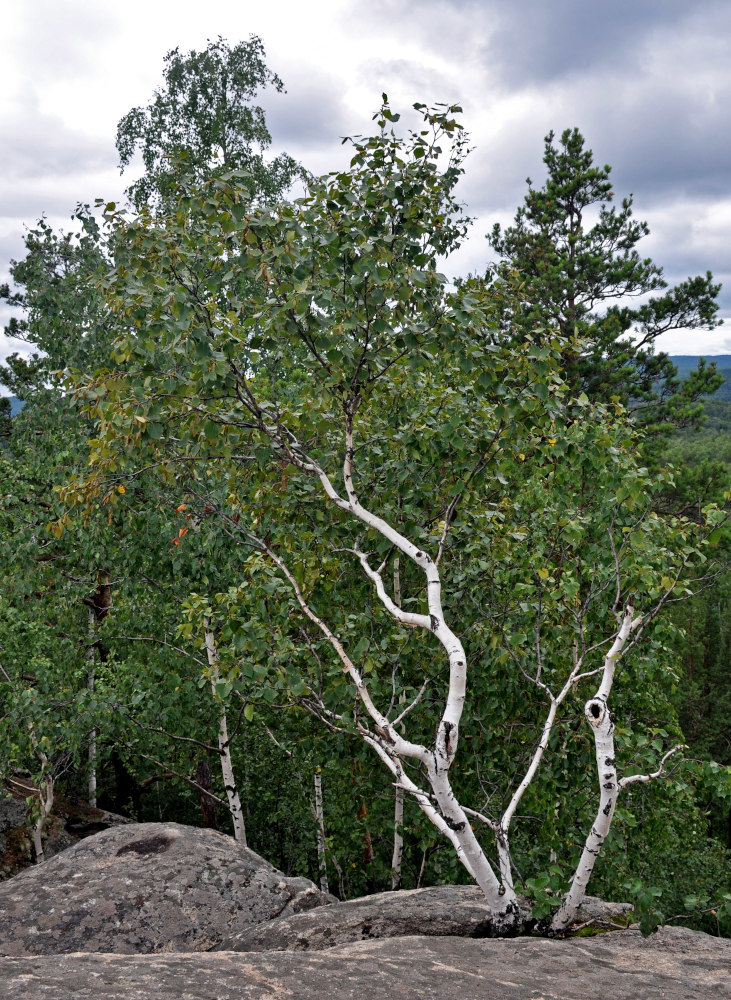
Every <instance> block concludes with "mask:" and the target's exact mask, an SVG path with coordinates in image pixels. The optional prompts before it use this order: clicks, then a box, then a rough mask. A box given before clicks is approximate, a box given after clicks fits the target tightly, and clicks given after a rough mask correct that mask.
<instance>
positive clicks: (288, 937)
mask: <svg viewBox="0 0 731 1000" xmlns="http://www.w3.org/2000/svg"><path fill="white" fill-rule="evenodd" d="M628 909H631V906H630V905H629V904H628V903H604V902H602V900H599V899H594V898H593V897H590V898H589V899H587V901H586V908H585V909H583V910H582V912H581V919H586V920H588V919H605V920H606V919H609V918H610V917H611V916H615V915H617V914H621V913H624V912H625V911H626V910H628ZM524 912H525V915H526V917H527V916H528V915H529V914H530V904H529V903H527V902H526V903H525V905H524ZM491 933H492V918H491V915H490V910H489V907H488V905H487V902H486V900H485V897H484V895H483V893H482V892H481V890H480V889H479V888H478V887H477V886H475V885H472V886H466V885H442V886H434V887H432V888H427V889H410V890H405V891H401V892H381V893H377V894H375V895H372V896H364V897H363V898H362V899H352V900H349V901H347V902H344V903H334V904H333V905H332V906H329V907H327V909H325V910H314V911H311V912H309V913H301V914H299V915H294V916H290V917H282V918H280V919H279V920H276V921H272V922H270V923H267V924H260V925H258V926H256V927H247V928H244V929H243V930H240V931H237V932H236V933H235V934H232V935H230V936H229V937H227V938H224V939H223V941H221V943H220V945H218V946H217V950H220V951H321V950H323V949H324V948H334V947H335V946H337V945H342V944H350V943H352V942H354V941H366V940H370V939H373V938H386V937H406V936H411V935H428V936H430V937H432V936H435V937H442V936H444V935H449V936H456V937H474V938H480V937H490V936H491Z"/></svg>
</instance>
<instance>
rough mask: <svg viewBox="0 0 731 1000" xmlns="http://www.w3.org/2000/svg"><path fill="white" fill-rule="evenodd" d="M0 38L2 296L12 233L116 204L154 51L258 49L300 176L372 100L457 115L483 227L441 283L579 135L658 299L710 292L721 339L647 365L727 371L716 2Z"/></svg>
mask: <svg viewBox="0 0 731 1000" xmlns="http://www.w3.org/2000/svg"><path fill="white" fill-rule="evenodd" d="M2 28H3V30H2V37H1V38H0V281H4V280H7V277H8V265H9V261H10V260H11V258H14V257H18V256H21V255H22V253H23V231H24V226H27V225H32V224H33V223H34V222H35V221H36V220H37V219H38V218H39V217H40V216H41V215H42V214H43V213H45V214H46V215H47V217H48V219H49V221H50V222H51V223H52V224H53V225H55V226H59V227H67V226H68V220H69V216H70V214H71V212H72V210H73V208H74V206H75V205H76V203H77V202H79V201H84V202H91V201H93V200H94V199H95V198H96V197H103V198H105V199H108V200H109V199H112V200H114V199H118V198H119V197H120V195H121V192H122V190H123V188H124V187H125V186H126V184H127V183H128V182H129V180H131V178H130V177H127V176H126V175H125V177H123V178H120V175H119V170H118V166H117V164H118V158H117V154H116V149H115V146H114V139H115V133H116V126H117V122H118V121H119V119H120V118H121V117H122V116H123V115H124V114H125V113H126V112H127V111H129V110H130V109H131V108H132V107H134V106H137V105H144V104H147V103H148V102H149V100H150V99H151V97H152V94H153V91H154V89H155V88H156V87H157V86H159V85H160V84H161V82H162V66H163V57H164V55H165V53H166V52H168V51H169V50H170V49H172V48H175V47H176V46H179V47H180V48H181V49H183V50H189V49H197V50H200V49H203V48H205V45H206V42H207V40H208V39H213V38H216V37H217V36H218V35H221V36H223V37H224V38H226V39H228V41H229V42H230V43H231V44H234V43H236V42H238V41H240V40H242V39H245V38H248V36H249V35H250V34H256V35H258V36H259V37H260V38H261V39H262V40H263V42H264V45H265V48H266V54H267V63H268V65H269V66H270V68H271V69H273V70H275V71H276V72H277V73H278V74H279V75H280V76H281V77H282V79H283V80H284V83H285V86H286V88H287V93H286V94H284V95H281V96H280V95H272V96H269V97H267V98H266V99H265V100H263V102H262V103H264V104H265V106H266V107H267V109H268V121H269V126H270V131H271V132H272V134H273V137H274V147H273V151H279V150H281V149H286V150H287V152H289V153H291V154H292V155H293V156H295V157H296V158H297V159H299V160H300V161H301V162H302V163H303V164H304V165H305V166H306V167H308V168H309V169H310V170H312V171H315V172H325V171H327V170H331V169H335V168H338V167H340V166H341V165H342V164H343V163H344V157H345V154H344V151H343V148H342V147H341V145H340V137H342V136H343V135H346V134H353V133H358V132H365V131H367V130H368V129H369V127H370V118H371V114H372V113H373V111H375V110H376V108H377V107H378V105H379V103H380V95H381V93H382V92H383V91H385V92H387V93H388V95H389V98H390V100H391V103H392V105H393V106H394V107H395V109H397V110H398V109H400V108H404V107H409V106H410V105H411V104H413V103H414V102H415V101H424V102H426V103H433V102H437V101H446V102H448V103H460V104H461V105H462V107H463V108H464V118H463V121H464V124H465V126H466V128H467V129H468V131H469V132H470V134H471V137H472V145H473V146H474V147H475V148H474V152H473V153H472V154H471V156H470V158H469V161H468V164H467V173H466V176H465V178H464V181H463V184H462V187H461V198H462V200H463V201H464V202H465V203H466V204H467V207H468V210H469V212H470V214H471V215H474V216H477V222H476V224H475V226H474V229H473V235H472V237H471V239H470V240H469V242H468V244H467V246H466V247H465V248H464V249H463V250H462V251H461V252H460V254H459V256H458V258H457V259H456V260H455V261H453V262H452V265H451V270H452V273H455V272H463V273H464V272H466V271H467V270H472V269H475V270H476V269H480V268H482V267H484V264H485V263H486V261H487V259H488V249H489V248H488V246H487V243H486V241H485V239H484V234H485V233H486V232H488V231H489V230H490V229H491V228H492V225H493V223H494V222H496V221H499V222H502V223H507V222H509V221H510V220H511V219H512V216H513V215H514V212H515V209H516V207H517V206H518V204H519V203H520V202H521V201H522V199H523V196H524V194H525V190H526V188H525V178H526V177H527V176H530V177H531V178H532V179H533V181H534V183H535V184H538V185H540V183H541V182H542V180H543V176H544V175H543V169H542V163H541V157H542V152H543V137H544V136H545V134H546V133H547V132H548V131H549V130H554V131H555V132H557V133H559V134H560V132H561V131H563V129H565V128H567V127H573V126H578V128H579V129H580V130H581V131H582V133H583V134H584V136H585V137H586V140H587V143H588V145H589V146H590V147H591V148H592V149H593V150H594V154H595V159H596V161H598V162H599V163H600V164H604V163H609V164H611V165H612V168H613V174H612V176H613V180H614V189H615V192H616V194H617V196H619V197H621V196H622V195H625V194H628V193H630V192H632V193H633V194H634V198H635V210H636V215H637V217H639V218H645V219H647V221H648V222H649V224H650V227H651V231H652V235H651V236H650V237H649V238H648V239H647V240H646V241H645V242H644V243H643V244H641V245H640V252H641V253H643V255H645V256H652V257H653V259H654V260H655V261H656V263H658V264H660V265H661V266H663V267H664V269H665V277H666V278H667V279H668V281H670V282H671V283H672V282H675V281H678V280H682V279H683V278H686V277H688V276H689V275H691V274H697V273H702V272H705V271H706V270H708V269H710V270H712V271H713V273H714V275H715V276H716V278H718V279H719V280H721V281H722V282H723V284H724V290H723V292H722V296H721V303H722V314H723V315H724V316H725V317H727V322H726V325H725V326H722V327H719V328H718V329H717V330H714V331H712V332H705V331H699V332H698V331H697V332H692V333H687V334H670V335H667V336H666V337H665V339H664V340H662V341H661V342H660V346H661V348H662V349H664V350H667V351H670V353H673V354H700V353H706V354H709V355H711V354H721V353H731V128H729V124H730V118H731V3H729V2H728V0H611V2H610V0H317V2H313V3H305V2H303V0H265V2H262V0H257V2H256V3H254V2H251V0H238V2H236V3H233V2H231V0H227V2H221V0H196V2H195V3H193V2H189V0H175V2H172V0H144V2H142V0H125V2H121V0H6V4H5V7H4V12H3V19H2ZM6 319H7V313H2V314H1V315H0V322H1V321H2V320H6ZM14 349H18V344H17V343H9V342H8V341H7V340H4V339H0V357H2V356H4V355H5V354H7V353H8V352H9V351H10V350H14Z"/></svg>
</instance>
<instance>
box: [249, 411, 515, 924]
mask: <svg viewBox="0 0 731 1000" xmlns="http://www.w3.org/2000/svg"><path fill="white" fill-rule="evenodd" d="M354 408H355V407H354V405H353V408H352V409H351V410H349V411H346V448H345V458H344V463H343V480H344V483H345V489H346V494H347V500H346V499H344V498H343V497H341V496H339V495H338V493H337V491H336V490H335V489H334V487H333V485H332V483H331V481H330V479H329V477H328V476H327V474H326V473H325V472H324V470H323V469H322V468H321V467H320V466H319V465H317V463H315V462H313V461H311V460H309V459H305V458H304V457H303V456H302V453H301V452H298V453H295V451H293V450H292V448H289V449H288V454H289V455H290V457H291V458H292V460H293V461H295V462H296V463H297V464H298V465H299V466H300V468H302V469H305V470H307V471H309V472H313V473H315V474H316V475H317V476H318V478H319V480H320V482H321V484H322V486H323V488H324V490H325V493H326V494H327V496H328V497H329V498H330V500H331V501H332V502H333V503H334V504H335V505H336V506H338V507H339V508H340V509H342V510H344V511H347V512H348V513H350V514H352V515H353V516H354V517H356V518H357V519H358V520H360V521H361V522H362V523H363V524H366V525H367V526H368V527H370V528H372V529H373V530H375V531H376V532H378V533H379V534H380V535H381V536H382V537H383V538H385V539H387V540H388V541H389V542H391V544H392V545H393V546H394V547H395V548H396V549H397V550H398V551H399V552H402V553H403V554H404V555H406V556H408V558H409V559H411V560H412V562H414V563H415V564H416V565H417V566H418V567H419V568H420V569H421V570H422V572H423V573H424V576H425V577H426V583H427V588H426V593H427V605H428V614H416V613H414V612H408V611H403V610H402V609H401V608H399V607H397V606H396V604H395V602H394V601H393V600H392V599H391V598H390V597H389V595H388V594H387V593H386V590H385V587H384V584H383V579H382V577H381V574H380V572H379V571H377V570H374V569H372V567H371V566H370V564H369V562H368V558H367V556H366V555H364V554H363V553H362V552H360V551H356V554H357V555H358V557H359V559H360V562H361V565H362V567H363V570H364V572H365V573H366V575H367V576H368V578H369V579H370V580H371V581H372V582H373V583H374V585H375V588H376V592H377V594H378V597H379V599H380V600H381V602H382V604H383V605H384V606H385V608H386V609H387V611H388V612H389V613H390V614H391V615H392V616H393V617H394V618H395V619H396V621H399V622H401V623H403V624H406V625H411V626H417V627H421V628H424V629H428V630H429V631H430V632H432V633H433V634H434V636H435V637H436V639H437V640H438V642H439V643H440V645H441V646H442V648H443V650H444V652H445V653H446V655H447V658H448V662H449V685H448V690H447V698H446V703H445V706H444V711H443V713H442V718H441V720H440V722H439V724H438V726H437V731H436V734H435V740H434V745H433V747H432V748H430V749H427V748H426V747H425V746H422V745H420V744H416V743H412V742H411V741H409V740H406V739H404V738H403V737H402V736H401V734H400V733H399V732H398V730H397V728H396V726H395V725H394V724H393V723H392V722H391V721H390V720H389V719H388V718H386V716H384V715H383V713H382V712H381V711H379V709H378V708H377V707H376V705H375V703H374V702H373V699H372V697H371V694H370V691H369V690H368V686H367V685H366V683H365V682H364V680H363V677H362V676H361V674H360V672H359V671H358V669H357V668H356V666H355V664H354V663H353V662H352V660H351V659H350V657H349V656H348V655H347V653H346V652H345V649H344V648H343V645H342V643H341V641H340V639H339V638H338V637H337V636H336V635H335V634H334V633H333V632H332V630H331V629H330V628H329V627H328V626H327V625H326V623H325V622H323V621H322V619H320V618H319V617H318V616H317V615H316V614H315V613H314V612H313V611H312V609H311V608H310V607H309V605H308V604H307V602H306V600H305V599H304V596H303V594H302V592H301V590H300V587H299V585H298V584H297V581H296V580H295V578H294V577H293V575H292V573H291V572H290V571H289V569H288V568H287V566H286V565H285V564H284V562H283V561H282V559H281V558H280V557H279V556H278V555H277V554H276V553H275V552H274V551H272V549H271V548H270V547H269V546H268V545H266V543H265V542H262V541H261V540H260V539H257V542H258V544H259V546H260V547H261V549H262V551H265V552H266V553H267V555H268V556H269V557H270V558H271V559H272V561H273V562H274V563H276V565H277V566H279V568H280V569H281V570H282V572H283V573H284V575H285V576H286V577H287V579H288V580H289V583H290V585H291V586H292V588H293V590H294V592H295V594H296V596H297V600H298V602H299V604H300V607H301V608H302V610H303V612H304V613H305V615H307V617H308V618H310V620H311V621H313V622H314V623H315V624H316V625H317V627H318V628H319V629H320V630H321V631H322V633H323V634H324V635H325V636H326V638H327V639H328V641H329V642H330V644H331V645H332V647H333V649H334V650H335V651H336V653H337V655H338V657H339V658H340V661H341V663H342V665H343V670H344V671H345V673H346V674H348V675H349V677H350V678H351V680H352V681H353V683H354V685H355V688H356V691H357V693H358V696H359V698H360V700H361V703H362V705H363V707H364V709H365V710H366V712H367V713H368V715H369V716H370V717H371V719H372V721H373V723H375V734H374V733H373V732H372V731H370V730H368V729H366V728H364V727H363V726H361V727H360V729H361V734H362V735H363V738H364V739H365V740H366V742H368V743H369V744H370V745H371V746H373V747H374V749H376V751H377V752H378V753H379V755H380V756H381V758H382V759H383V760H384V762H386V763H387V765H388V767H389V769H390V770H391V771H392V773H393V774H394V775H395V776H396V778H397V781H398V784H403V785H404V787H405V788H407V789H408V790H409V791H410V792H411V793H412V794H413V795H414V797H415V798H416V800H417V802H418V804H419V806H420V807H421V808H422V810H423V811H424V812H425V813H426V814H427V816H428V817H429V818H430V819H431V821H432V822H433V823H434V825H435V826H436V827H437V829H439V830H440V831H441V832H442V833H444V835H445V836H447V837H448V838H449V840H450V841H451V842H452V844H453V845H454V847H455V850H456V852H457V856H458V857H459V859H460V861H461V862H462V864H463V865H464V866H465V868H466V869H467V871H468V872H469V873H470V874H471V875H472V877H473V878H474V879H475V881H476V882H477V884H478V885H479V886H480V888H481V889H482V891H483V893H484V894H485V898H486V900H487V902H488V905H489V906H490V909H491V910H492V915H493V924H494V929H495V931H496V932H497V933H500V932H501V931H502V930H508V929H510V928H512V927H513V926H515V924H516V922H517V919H518V914H519V907H518V901H517V897H516V895H515V890H514V889H513V887H512V886H511V885H505V884H501V882H500V881H499V880H498V878H497V877H496V875H495V872H494V871H493V869H492V866H491V865H490V862H489V861H488V859H487V857H486V855H485V852H484V851H483V849H482V847H481V845H480V843H479V841H478V840H477V838H476V837H475V834H474V831H473V830H472V827H471V825H470V822H469V820H468V818H467V815H466V814H465V812H464V810H463V809H462V807H461V806H460V804H459V802H458V801H457V799H456V797H455V795H454V792H453V790H452V788H451V785H450V782H449V768H450V766H451V764H452V762H453V760H454V757H455V754H456V751H457V744H458V740H459V723H460V719H461V717H462V711H463V708H464V701H465V695H466V684H467V659H466V656H465V652H464V648H463V646H462V643H461V642H460V640H459V638H458V637H457V636H456V635H455V633H454V632H453V631H452V630H451V628H449V626H448V625H447V624H446V622H445V620H444V613H443V610H442V600H441V580H440V577H439V568H438V566H437V563H436V562H435V561H434V560H433V559H432V558H431V557H430V556H429V555H428V554H427V553H426V552H424V551H423V550H421V549H419V548H418V546H416V545H414V544H413V542H411V541H409V539H407V538H406V537H405V536H404V535H402V534H401V533H400V532H399V531H397V530H396V529H395V528H393V527H392V526H391V525H390V524H388V522H387V521H384V520H383V518H381V517H379V516H378V515H376V514H373V513H372V512H371V511H369V510H367V509H366V508H365V507H363V506H362V504H361V503H360V501H359V500H358V497H357V495H356V493H355V490H354V487H353V455H354V449H353V412H354ZM277 433H278V432H276V433H275V434H274V435H273V436H275V437H276V434H277ZM405 757H410V758H412V759H416V760H418V761H419V762H420V763H421V764H422V766H423V767H424V769H425V771H426V774H427V778H428V781H429V785H430V787H431V790H432V793H433V800H434V801H433V802H432V801H431V800H430V797H429V796H428V795H426V794H425V793H424V792H423V791H422V790H421V789H418V788H417V787H416V786H415V785H414V784H413V782H410V781H409V780H408V779H407V778H406V776H405V774H404V770H403V766H402V764H401V761H402V760H403V758H405ZM434 803H436V807H437V808H435V806H434Z"/></svg>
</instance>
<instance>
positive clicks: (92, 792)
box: [86, 608, 97, 808]
mask: <svg viewBox="0 0 731 1000" xmlns="http://www.w3.org/2000/svg"><path fill="white" fill-rule="evenodd" d="M88 616H89V617H88V634H89V649H88V652H87V654H86V658H87V660H88V663H89V666H88V668H87V672H86V686H87V688H88V689H89V692H90V693H91V694H93V692H94V679H95V678H94V672H95V664H96V647H95V646H94V641H95V639H96V615H95V613H94V610H93V608H89V609H88ZM96 740H97V731H96V729H95V728H94V729H92V730H91V731H90V732H89V753H88V760H89V805H90V806H93V807H94V808H96V767H97V761H96V757H97V746H96Z"/></svg>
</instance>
